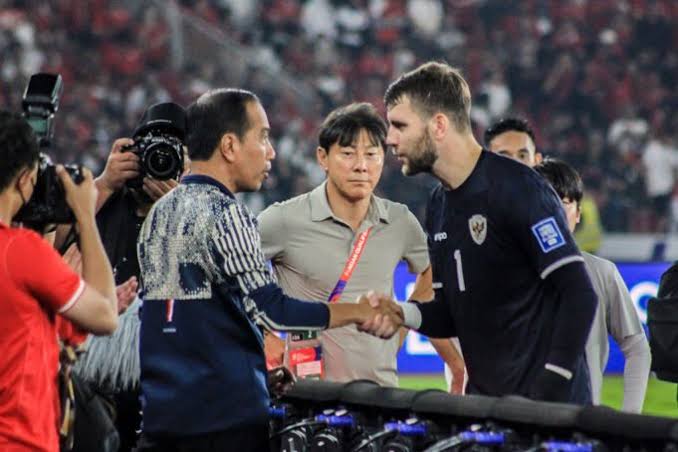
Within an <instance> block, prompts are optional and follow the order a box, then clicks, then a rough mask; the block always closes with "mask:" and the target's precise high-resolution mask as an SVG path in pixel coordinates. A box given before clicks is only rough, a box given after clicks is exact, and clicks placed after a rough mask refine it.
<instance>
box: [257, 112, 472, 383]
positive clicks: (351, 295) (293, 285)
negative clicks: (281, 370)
mask: <svg viewBox="0 0 678 452" xmlns="http://www.w3.org/2000/svg"><path fill="white" fill-rule="evenodd" d="M385 138H386V124H385V123H384V120H383V119H382V118H381V117H380V116H379V114H378V112H377V111H376V110H375V109H374V107H373V106H372V105H370V104H367V103H360V104H351V105H348V106H345V107H342V108H339V109H337V110H335V111H333V112H332V113H330V115H329V116H328V117H327V118H326V119H325V121H324V123H323V125H322V126H321V129H320V136H319V147H318V149H317V151H316V154H317V159H318V163H319V164H320V165H321V167H322V168H323V169H324V170H325V172H326V173H327V180H326V181H325V182H324V183H322V184H321V185H320V186H318V187H317V188H315V189H314V190H312V191H311V192H309V193H305V194H303V195H301V196H298V197H295V198H292V199H290V200H288V201H285V202H283V203H276V204H274V205H272V206H270V207H269V208H267V209H266V210H264V211H263V212H262V213H261V214H260V216H259V229H260V233H261V241H262V249H263V251H264V254H265V256H266V258H267V259H270V260H271V263H272V264H273V268H274V270H275V272H276V274H277V277H278V281H279V283H280V285H281V287H282V288H283V290H284V291H285V293H286V294H287V295H290V296H296V297H300V298H303V299H307V300H327V299H328V298H329V297H330V293H331V292H332V290H333V288H334V287H335V285H336V283H337V281H338V279H339V277H340V276H341V274H342V270H343V269H344V266H345V264H346V261H347V259H348V258H349V256H350V255H351V253H352V250H353V247H354V244H355V241H356V239H357V238H358V237H359V235H360V234H361V233H362V232H364V231H366V230H368V229H369V228H371V230H370V232H369V235H368V236H367V237H368V238H367V242H366V245H365V247H364V251H363V252H362V255H361V256H360V258H359V260H358V264H357V266H356V269H355V272H353V274H352V276H351V278H350V279H349V280H348V284H347V285H346V287H345V290H344V292H343V293H342V295H341V297H340V298H339V300H338V301H339V302H342V303H347V302H348V303H352V302H354V300H355V299H356V298H357V296H359V295H360V294H363V293H365V292H366V291H368V290H375V291H377V292H381V293H391V292H392V287H393V271H394V269H395V267H396V265H397V264H398V262H400V260H405V261H406V262H407V264H408V266H409V269H410V271H412V272H413V273H416V274H417V275H418V277H417V281H416V283H415V288H414V292H413V294H412V295H413V296H415V297H418V298H419V299H430V298H432V295H433V294H432V289H431V268H430V262H429V257H428V248H427V244H426V235H425V233H424V231H423V230H422V228H421V225H420V224H419V222H418V221H417V219H416V218H415V216H414V215H413V214H412V213H411V212H410V211H409V210H408V208H407V207H406V206H405V205H402V204H398V203H395V202H392V201H389V200H386V199H382V198H378V197H377V196H374V195H373V191H374V188H375V187H376V185H377V183H378V182H379V178H380V177H381V173H382V169H383V165H384V155H385V153H384V148H385V145H384V142H385ZM406 334H407V331H406V330H404V329H403V330H402V331H401V334H400V335H399V336H398V335H396V336H394V337H392V338H391V339H389V340H383V339H379V338H376V337H373V336H370V335H369V334H366V333H362V332H359V331H358V330H357V329H356V328H355V327H353V326H351V327H343V328H338V329H335V330H333V331H326V332H323V333H322V334H321V336H320V340H321V343H322V347H323V356H324V360H325V375H326V378H327V379H328V380H334V381H350V380H355V379H361V378H365V379H369V380H373V381H376V382H377V383H379V384H381V385H387V386H397V385H398V378H397V374H396V354H397V352H398V349H399V347H400V345H401V344H402V342H403V340H404V338H405V335H406ZM432 343H433V346H434V347H435V348H436V350H437V351H438V353H439V354H440V356H441V357H442V358H443V360H444V361H446V363H448V364H449V365H450V367H451V368H452V369H453V371H455V372H456V374H457V375H463V361H462V360H461V358H460V357H459V355H458V354H457V352H456V350H455V349H454V348H453V346H452V345H451V343H450V342H449V340H447V339H437V340H432ZM266 346H267V348H266V350H267V357H268V358H269V359H271V358H272V359H273V361H275V359H276V357H275V355H276V354H277V355H278V356H279V355H280V353H281V348H282V346H281V341H280V340H279V339H277V338H276V337H275V336H269V338H268V339H267V343H266ZM276 350H277V351H276ZM460 381H463V377H461V379H460ZM456 389H457V392H459V391H460V390H461V388H460V387H459V388H456Z"/></svg>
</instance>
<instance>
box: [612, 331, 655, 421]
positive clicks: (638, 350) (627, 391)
mask: <svg viewBox="0 0 678 452" xmlns="http://www.w3.org/2000/svg"><path fill="white" fill-rule="evenodd" d="M619 346H620V348H621V349H622V352H623V353H624V358H625V359H626V364H625V365H624V403H623V405H622V410H623V411H626V412H629V413H640V412H641V411H642V409H643V402H644V401H645V391H646V390H647V380H648V377H649V375H650V365H651V362H652V356H651V353H650V346H649V344H648V343H647V338H646V337H645V333H639V334H635V335H633V336H628V337H626V338H624V340H623V341H622V342H621V343H620V344H619Z"/></svg>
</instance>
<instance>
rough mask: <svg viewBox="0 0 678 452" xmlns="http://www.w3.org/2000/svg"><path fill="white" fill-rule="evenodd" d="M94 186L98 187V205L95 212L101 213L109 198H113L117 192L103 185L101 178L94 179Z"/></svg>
mask: <svg viewBox="0 0 678 452" xmlns="http://www.w3.org/2000/svg"><path fill="white" fill-rule="evenodd" d="M94 185H95V186H96V187H97V203H96V207H95V210H94V212H95V213H99V211H100V210H101V208H102V207H103V206H104V204H106V201H108V198H110V197H111V196H113V193H115V191H114V190H111V189H110V188H108V187H107V186H106V184H105V183H103V180H102V179H101V176H99V177H97V178H96V179H94Z"/></svg>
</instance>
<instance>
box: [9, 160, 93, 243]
mask: <svg viewBox="0 0 678 452" xmlns="http://www.w3.org/2000/svg"><path fill="white" fill-rule="evenodd" d="M64 168H65V169H66V171H67V172H68V173H69V174H70V176H71V178H72V179H73V181H74V182H75V183H76V184H79V183H80V182H82V180H83V175H82V169H81V168H80V167H78V166H75V165H64ZM14 220H15V221H19V222H21V223H23V224H25V225H27V226H29V227H31V228H34V229H37V230H40V229H42V227H43V226H44V225H47V224H52V223H54V224H67V223H72V222H73V221H74V220H75V217H74V216H73V211H72V210H71V208H70V207H69V206H68V204H67V203H66V193H65V192H64V187H63V185H62V184H61V181H60V180H59V176H58V175H57V173H56V166H55V165H54V164H53V163H52V162H51V161H50V159H49V157H48V156H47V155H46V154H43V153H40V163H39V164H38V179H37V182H36V183H35V187H34V189H33V196H31V200H30V201H29V202H27V203H26V204H25V205H24V206H23V207H22V208H21V210H19V212H18V213H17V215H16V216H15V217H14Z"/></svg>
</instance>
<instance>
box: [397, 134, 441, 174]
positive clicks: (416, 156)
mask: <svg viewBox="0 0 678 452" xmlns="http://www.w3.org/2000/svg"><path fill="white" fill-rule="evenodd" d="M436 160H438V153H437V152H436V148H435V144H433V139H431V135H430V134H429V132H428V130H424V131H423V132H422V134H421V137H419V139H418V140H417V142H416V143H414V145H413V149H412V154H411V155H410V157H408V158H407V164H405V165H403V166H402V168H401V170H402V173H403V174H404V175H405V176H414V175H415V174H419V173H430V172H431V171H432V170H433V164H434V163H435V162H436Z"/></svg>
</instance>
